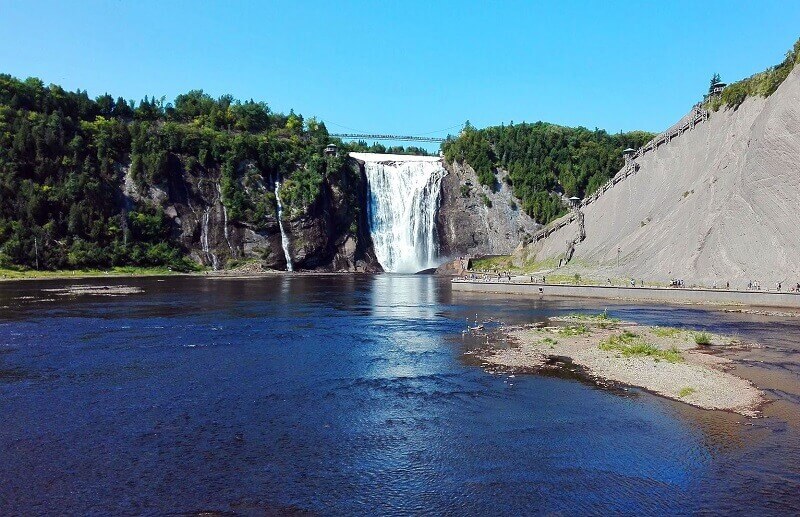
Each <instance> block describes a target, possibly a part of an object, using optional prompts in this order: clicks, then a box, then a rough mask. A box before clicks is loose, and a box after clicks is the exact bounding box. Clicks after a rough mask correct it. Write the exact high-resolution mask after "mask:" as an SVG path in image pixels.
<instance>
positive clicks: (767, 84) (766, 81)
mask: <svg viewBox="0 0 800 517" xmlns="http://www.w3.org/2000/svg"><path fill="white" fill-rule="evenodd" d="M798 63H800V39H798V40H797V41H796V42H795V44H794V46H793V47H792V48H791V49H790V50H789V51H788V52H786V55H785V56H784V59H783V61H781V62H780V63H778V64H777V65H775V66H771V67H769V68H767V69H766V70H764V71H763V72H759V73H757V74H754V75H752V76H750V77H748V78H746V79H742V80H741V81H736V82H735V83H731V84H729V85H728V86H726V87H725V88H724V89H723V90H722V94H721V95H719V96H715V97H711V98H709V99H707V100H706V106H707V108H708V109H711V110H713V111H717V110H719V109H720V108H721V107H722V106H728V107H731V108H734V109H736V108H738V107H739V106H740V105H741V104H742V103H743V102H744V100H745V99H746V98H747V97H756V96H759V97H769V96H770V95H772V94H773V93H775V90H777V89H778V86H780V85H781V84H782V83H783V81H784V80H786V78H787V77H789V73H790V72H791V71H792V70H793V69H794V67H795V65H797V64H798ZM714 77H715V79H717V80H718V79H719V76H718V75H717V74H715V76H714ZM713 82H714V79H712V83H713Z"/></svg>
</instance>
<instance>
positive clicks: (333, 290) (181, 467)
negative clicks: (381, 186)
mask: <svg viewBox="0 0 800 517" xmlns="http://www.w3.org/2000/svg"><path fill="white" fill-rule="evenodd" d="M76 284H79V285H94V286H100V285H104V284H112V285H124V286H131V287H138V288H141V290H142V292H141V293H132V294H126V295H124V296H101V295H98V294H86V292H85V291H84V294H80V295H58V294H53V293H54V292H53V291H44V290H43V289H45V288H47V289H52V288H65V287H69V286H70V285H76ZM0 307H3V309H2V312H0V417H2V419H3V422H4V425H3V426H0V513H2V514H19V513H32V514H41V513H53V512H54V511H60V512H65V513H95V514H97V513H99V514H104V513H126V514H127V513H134V514H141V513H144V514H161V513H178V514H181V513H190V514H193V513H197V512H201V511H208V512H216V513H219V514H225V512H239V513H266V514H285V513H298V512H310V513H325V514H329V513H334V514H362V515H363V514H370V515H372V514H385V513H397V514H408V513H450V514H455V513H458V514H486V513H493V514H497V513H500V514H528V513H548V512H562V513H567V514H576V513H577V514H586V513H592V514H596V513H604V514H605V513H623V514H652V513H671V514H672V513H678V514H686V513H693V512H701V513H702V512H714V513H732V512H740V513H764V512H770V513H784V514H786V513H793V512H797V511H800V502H799V501H798V498H797V493H798V492H797V490H796V488H797V486H798V484H799V483H800V473H799V472H798V468H797V465H798V464H800V438H799V436H800V430H798V429H797V424H796V423H795V422H794V421H791V419H792V418H793V416H794V415H795V414H796V413H794V411H796V409H797V402H796V399H795V398H793V397H794V395H796V394H797V392H798V386H797V384H798V382H797V375H798V374H797V370H796V368H795V367H796V364H797V357H796V354H797V353H798V339H797V338H798V336H800V322H798V320H786V319H780V318H772V319H770V318H765V317H756V316H752V315H741V314H740V315H733V314H727V313H721V312H716V311H708V310H703V309H697V308H687V307H666V306H644V305H635V306H634V305H626V304H619V303H615V304H597V303H588V302H586V301H581V300H557V301H553V300H547V301H543V300H526V299H524V298H514V297H496V296H487V295H481V296H464V295H462V293H452V292H451V291H450V289H449V284H448V283H447V282H443V281H441V280H439V279H437V278H435V277H431V276H411V275H409V276H403V275H378V276H366V275H364V276H360V275H352V276H344V275H343V276H312V275H296V276H275V277H267V278H258V279H253V278H249V279H225V278H210V277H209V278H203V277H191V278H189V277H179V278H165V279H157V278H147V279H119V278H117V279H92V280H80V281H64V280H59V281H47V282H20V283H7V284H0ZM606 307H607V308H608V310H609V311H610V312H611V313H612V315H614V316H618V317H621V318H625V319H631V320H634V321H638V322H641V323H652V324H659V325H672V326H683V327H687V328H693V329H698V330H708V331H712V332H718V333H733V334H736V335H738V336H740V337H741V338H742V339H743V340H745V341H756V342H758V343H763V345H764V347H763V348H758V349H756V348H752V349H750V348H748V349H743V350H737V351H736V352H735V353H736V355H737V356H739V355H740V354H741V355H743V356H744V357H745V359H746V362H745V363H744V364H743V366H741V368H743V369H745V370H747V373H748V374H749V375H751V377H754V378H755V377H758V376H759V375H760V376H762V377H763V379H761V380H762V382H764V383H765V384H764V385H765V386H767V388H768V389H772V391H771V392H770V393H771V394H772V395H773V396H775V397H776V398H777V401H776V402H775V403H773V404H771V405H770V406H768V408H767V411H766V416H767V418H764V419H758V420H746V419H743V418H742V417H739V416H737V415H731V414H727V413H720V412H709V411H702V410H698V409H696V408H692V407H690V406H686V405H683V404H680V403H677V402H672V401H668V400H665V399H661V398H659V397H655V396H653V395H650V394H648V393H646V392H641V391H639V390H630V389H625V388H619V389H617V387H612V389H608V388H607V387H603V388H602V389H598V385H597V383H596V382H593V381H590V380H589V379H587V377H586V376H585V375H584V374H582V372H580V371H579V370H578V369H577V368H571V367H570V366H569V365H568V364H567V365H566V367H561V368H552V369H546V370H544V371H541V372H537V373H536V374H531V375H515V376H514V377H513V378H512V377H510V375H509V374H508V373H503V372H497V373H494V374H490V373H487V372H486V371H485V370H484V369H483V368H482V367H481V366H482V365H480V364H476V362H475V359H474V356H472V355H470V354H465V352H468V351H470V350H475V349H476V348H479V347H481V346H485V345H486V342H485V340H486V336H483V335H481V336H470V337H469V338H468V337H466V336H464V335H462V331H463V330H464V329H465V327H467V326H468V325H471V326H475V325H476V323H475V322H476V320H477V322H478V323H479V324H482V325H484V327H485V329H486V330H487V332H493V331H495V330H496V329H498V328H499V327H500V326H501V325H513V324H518V323H531V322H535V321H545V320H546V319H547V318H548V317H550V316H553V315H559V314H565V313H568V312H574V311H599V310H602V309H603V308H606ZM495 346H497V345H495ZM501 346H505V345H501ZM508 346H510V345H508ZM720 353H722V354H729V353H733V352H731V351H729V350H721V351H720ZM762 361H763V362H762ZM562 366H564V365H562ZM573 370H574V371H573ZM780 393H783V394H785V395H780ZM620 395H621V396H620Z"/></svg>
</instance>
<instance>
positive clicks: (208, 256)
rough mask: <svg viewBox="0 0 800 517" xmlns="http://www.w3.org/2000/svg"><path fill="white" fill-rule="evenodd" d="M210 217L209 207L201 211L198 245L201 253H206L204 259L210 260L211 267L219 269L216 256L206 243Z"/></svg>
mask: <svg viewBox="0 0 800 517" xmlns="http://www.w3.org/2000/svg"><path fill="white" fill-rule="evenodd" d="M210 218H211V207H208V208H206V210H205V212H203V219H202V222H201V226H200V245H201V246H202V247H203V253H205V255H206V260H210V261H211V267H212V268H214V271H216V270H217V269H219V263H218V262H217V256H216V255H215V254H214V253H212V252H211V247H210V246H209V244H208V222H209V219H210Z"/></svg>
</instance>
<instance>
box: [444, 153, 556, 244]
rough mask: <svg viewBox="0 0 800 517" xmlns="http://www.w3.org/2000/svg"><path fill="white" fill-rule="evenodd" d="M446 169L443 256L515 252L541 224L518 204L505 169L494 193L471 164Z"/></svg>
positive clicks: (500, 173) (450, 166)
mask: <svg viewBox="0 0 800 517" xmlns="http://www.w3.org/2000/svg"><path fill="white" fill-rule="evenodd" d="M445 168H446V169H447V172H448V174H447V176H445V178H444V180H443V181H442V193H441V198H440V206H439V212H438V214H437V226H438V231H439V254H440V256H441V257H443V258H453V257H459V256H462V255H471V256H478V255H507V254H511V253H512V252H513V251H514V249H515V248H516V247H517V245H518V244H519V243H520V241H522V240H523V239H524V238H525V236H526V235H529V234H532V233H533V232H535V231H536V230H537V229H538V228H540V227H541V225H539V224H537V223H536V221H534V220H533V219H531V218H530V217H529V216H528V215H527V214H525V213H524V212H523V211H522V208H521V207H519V206H517V200H516V198H515V197H514V196H513V194H512V193H511V187H510V186H509V185H507V184H506V183H505V181H504V177H505V172H504V171H502V170H501V171H499V172H498V175H497V178H498V184H497V188H496V191H495V192H493V191H492V190H491V189H489V188H488V187H485V186H482V185H480V183H479V182H478V177H477V175H476V174H475V171H473V170H472V168H471V167H470V166H469V165H461V164H458V163H453V164H448V163H445ZM489 205H491V206H489Z"/></svg>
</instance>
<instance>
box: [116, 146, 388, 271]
mask: <svg viewBox="0 0 800 517" xmlns="http://www.w3.org/2000/svg"><path fill="white" fill-rule="evenodd" d="M348 166H349V167H350V168H351V169H352V174H350V175H349V176H348V177H349V184H348V178H341V179H332V178H328V177H326V178H324V179H323V181H322V184H321V186H320V193H319V195H318V196H317V198H316V199H315V200H314V202H313V203H312V204H311V205H309V206H308V207H307V208H306V209H305V210H303V211H302V213H299V214H298V213H297V212H296V211H292V212H291V215H290V214H289V213H286V212H285V213H284V221H283V222H284V228H285V230H286V233H287V235H288V237H289V253H290V256H291V260H292V263H293V264H294V268H295V270H317V271H353V272H358V271H360V272H378V271H381V267H380V264H379V263H378V261H377V259H376V258H375V254H374V251H373V248H372V241H371V239H370V236H369V229H368V228H369V227H368V222H367V220H366V210H365V209H362V207H365V206H366V196H367V183H366V178H365V176H364V171H363V170H362V169H361V168H360V167H359V165H358V164H357V163H356V162H355V161H351V162H349V163H348ZM252 167H253V166H252V164H248V163H242V164H241V165H240V169H241V170H240V173H241V172H242V171H246V170H247V169H248V168H252ZM239 176H240V177H241V176H243V174H239ZM259 176H260V175H259ZM273 181H274V180H270V179H268V178H267V179H263V178H262V179H260V181H258V182H256V183H255V184H250V185H248V187H247V191H248V195H250V196H264V197H265V198H266V199H270V200H271V202H270V207H271V209H272V210H271V211H269V212H268V213H267V214H266V215H265V216H264V218H263V221H261V222H260V223H259V224H252V223H245V222H241V221H234V220H231V219H230V218H229V216H228V210H227V209H226V207H225V205H224V204H223V203H222V196H221V187H220V174H219V171H218V170H205V171H203V173H202V174H192V173H190V172H187V171H186V170H185V169H184V168H182V167H181V166H180V164H179V163H175V164H172V166H171V168H170V171H169V174H168V179H167V181H166V182H164V183H163V184H161V185H150V186H147V187H146V188H140V187H137V186H136V185H135V182H134V181H133V179H132V178H131V177H130V174H129V173H128V172H127V171H126V173H125V174H124V185H123V189H122V191H123V198H124V199H123V202H122V204H123V211H127V210H131V209H133V208H134V207H135V206H136V205H137V204H139V203H141V202H143V201H146V202H148V203H149V204H154V205H156V206H158V207H161V208H162V209H163V210H164V213H165V214H166V216H167V217H168V218H169V219H170V220H171V222H172V232H173V235H172V237H173V239H175V241H177V242H178V243H179V244H180V245H181V246H182V247H183V248H184V249H185V250H187V251H188V254H189V256H190V257H191V258H192V259H194V260H196V261H197V262H199V263H201V264H204V265H206V266H210V267H213V268H215V269H221V268H224V267H226V266H230V265H231V264H235V263H236V262H237V261H242V260H256V261H259V262H260V263H261V265H262V266H263V267H265V268H269V269H278V270H285V269H286V259H285V257H284V252H283V248H282V246H281V232H280V227H279V225H278V219H277V205H276V204H275V202H274V195H271V193H272V192H273V188H274V183H273ZM353 183H355V184H353ZM354 193H355V196H353V194H354ZM354 197H355V199H357V203H356V205H358V206H350V201H349V200H352V199H353V198H354Z"/></svg>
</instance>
